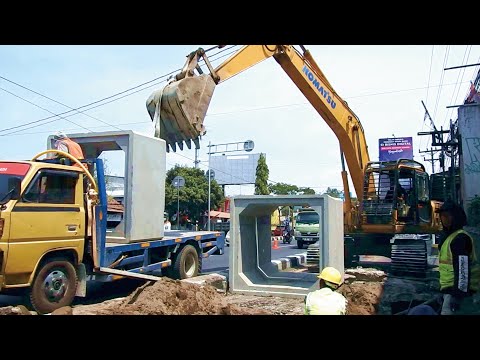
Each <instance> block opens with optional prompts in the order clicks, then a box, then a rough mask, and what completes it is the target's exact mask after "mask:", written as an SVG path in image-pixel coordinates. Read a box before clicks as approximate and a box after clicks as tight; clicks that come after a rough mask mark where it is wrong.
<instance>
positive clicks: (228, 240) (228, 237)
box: [225, 230, 230, 246]
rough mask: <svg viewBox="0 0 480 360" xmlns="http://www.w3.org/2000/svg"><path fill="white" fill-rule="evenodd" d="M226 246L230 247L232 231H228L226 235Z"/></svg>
mask: <svg viewBox="0 0 480 360" xmlns="http://www.w3.org/2000/svg"><path fill="white" fill-rule="evenodd" d="M225 245H227V246H230V230H229V231H227V235H225Z"/></svg>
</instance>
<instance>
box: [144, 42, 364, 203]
mask: <svg viewBox="0 0 480 360" xmlns="http://www.w3.org/2000/svg"><path fill="white" fill-rule="evenodd" d="M301 48H302V51H303V53H300V52H299V51H298V50H297V49H295V48H294V47H293V46H292V45H246V46H243V47H242V48H241V49H240V50H238V51H237V52H236V53H234V54H233V55H232V56H231V57H229V58H228V59H227V60H225V61H224V62H223V63H222V64H220V65H219V66H218V67H216V68H213V67H212V66H211V64H210V62H209V61H208V58H207V56H206V54H205V51H204V50H203V49H198V50H197V51H195V52H192V53H191V54H189V55H188V56H187V61H186V63H185V65H184V67H183V69H182V71H181V72H180V73H179V74H177V75H176V76H175V78H174V80H173V81H172V82H171V83H170V84H168V85H167V86H166V87H165V88H163V89H161V90H158V91H156V92H154V93H153V94H152V95H151V96H150V97H149V99H148V100H147V109H148V112H149V114H150V116H151V118H152V121H154V122H155V129H156V130H155V136H156V137H160V138H162V139H164V140H165V141H166V142H167V144H168V145H169V146H170V147H171V148H172V149H173V151H176V145H178V146H179V148H180V149H183V142H185V144H187V147H188V148H190V147H191V141H193V142H194V143H195V145H196V147H197V148H199V147H200V145H199V138H200V137H201V136H202V135H204V134H205V128H204V126H203V121H204V119H205V116H206V113H207V109H208V106H209V104H210V100H211V97H212V95H213V91H214V89H215V86H216V85H217V84H219V83H221V82H223V81H225V80H228V79H229V78H231V77H233V76H235V75H237V74H239V73H241V72H242V71H244V70H246V69H248V68H250V67H252V66H254V65H256V64H258V63H260V62H261V61H263V60H266V59H268V58H270V57H273V58H274V59H275V60H276V61H277V63H278V64H279V65H280V66H281V67H282V69H283V70H284V71H285V72H286V73H287V75H288V76H289V77H290V79H291V80H292V81H293V82H294V83H295V85H296V86H297V87H298V88H299V89H300V91H301V92H302V93H303V94H304V95H305V97H306V98H307V99H308V101H309V102H310V103H311V104H312V106H313V107H314V108H315V109H316V110H317V112H318V113H319V114H320V116H321V117H322V118H323V119H324V120H325V122H326V123H327V124H328V126H329V127H330V128H331V129H332V130H333V132H334V133H335V135H336V136H337V138H338V140H339V143H340V151H341V157H342V167H343V168H342V180H343V183H344V188H345V196H346V199H345V200H346V205H347V206H348V207H350V206H351V203H350V198H349V189H348V180H347V173H346V170H345V166H344V162H343V158H345V160H346V162H347V165H348V169H349V170H350V176H351V178H352V183H353V186H354V188H355V192H356V194H357V198H358V200H359V201H361V200H362V197H363V177H364V170H365V166H366V165H367V163H368V162H369V161H370V158H369V154H368V147H367V144H366V139H365V134H364V131H363V127H362V124H361V123H360V120H359V119H358V117H357V116H356V115H355V114H354V113H353V111H352V110H351V109H350V108H349V107H348V105H347V103H346V102H345V101H344V100H343V99H342V98H341V97H340V96H339V95H338V94H337V93H336V92H335V90H334V89H333V87H332V86H331V84H330V83H329V81H328V80H327V79H326V77H325V75H324V74H323V72H322V71H321V70H320V68H319V66H318V65H317V63H316V62H315V60H314V59H313V58H312V56H311V54H310V52H309V51H308V50H306V49H305V48H304V47H303V46H301ZM201 58H203V59H204V61H205V63H206V65H207V67H208V69H209V71H210V74H203V73H202V71H201V69H200V67H199V66H198V61H199V60H200V59H201ZM195 69H196V70H197V71H198V72H199V73H200V75H196V74H195V72H194V70H195ZM347 211H348V210H347Z"/></svg>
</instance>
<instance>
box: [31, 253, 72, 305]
mask: <svg viewBox="0 0 480 360" xmlns="http://www.w3.org/2000/svg"><path fill="white" fill-rule="evenodd" d="M76 288H77V273H76V271H75V268H74V266H73V265H72V263H71V262H70V261H67V260H65V259H51V260H49V261H48V262H46V263H44V264H43V265H42V266H41V267H40V268H39V269H38V272H37V275H35V279H34V280H33V284H32V287H31V290H30V301H31V303H32V305H33V307H34V308H35V310H36V311H37V312H38V313H40V314H46V313H51V312H52V311H54V310H55V309H58V308H61V307H62V306H69V305H70V304H71V303H72V301H73V298H74V297H75V292H76Z"/></svg>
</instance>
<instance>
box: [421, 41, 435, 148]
mask: <svg viewBox="0 0 480 360" xmlns="http://www.w3.org/2000/svg"><path fill="white" fill-rule="evenodd" d="M434 48H435V45H432V53H431V54H430V70H429V71H428V82H427V95H426V96H425V104H427V103H428V90H429V89H430V76H431V74H432V63H433V49H434ZM425 107H426V105H425ZM424 127H425V117H423V123H422V130H421V131H422V132H423V128H424ZM422 140H423V138H420V149H421V148H422ZM427 141H428V140H427Z"/></svg>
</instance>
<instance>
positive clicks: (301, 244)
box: [297, 240, 303, 249]
mask: <svg viewBox="0 0 480 360" xmlns="http://www.w3.org/2000/svg"><path fill="white" fill-rule="evenodd" d="M297 248H299V249H303V241H302V240H297Z"/></svg>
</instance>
